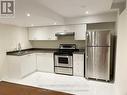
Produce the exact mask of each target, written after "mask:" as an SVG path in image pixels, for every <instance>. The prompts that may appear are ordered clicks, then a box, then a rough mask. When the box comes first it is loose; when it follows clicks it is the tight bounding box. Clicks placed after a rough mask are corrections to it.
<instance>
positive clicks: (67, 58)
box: [54, 44, 78, 75]
mask: <svg viewBox="0 0 127 95" xmlns="http://www.w3.org/2000/svg"><path fill="white" fill-rule="evenodd" d="M77 50H78V49H76V45H75V44H60V45H59V50H58V51H57V52H55V53H54V72H55V73H58V74H65V75H73V52H74V51H77Z"/></svg>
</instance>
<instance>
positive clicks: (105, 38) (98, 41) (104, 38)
mask: <svg viewBox="0 0 127 95" xmlns="http://www.w3.org/2000/svg"><path fill="white" fill-rule="evenodd" d="M110 45H111V32H110V31H109V30H107V31H106V30H105V31H88V32H87V46H110Z"/></svg>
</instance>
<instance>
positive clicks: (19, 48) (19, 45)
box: [18, 43, 22, 52]
mask: <svg viewBox="0 0 127 95" xmlns="http://www.w3.org/2000/svg"><path fill="white" fill-rule="evenodd" d="M21 49H22V47H21V44H20V43H18V51H19V52H21Z"/></svg>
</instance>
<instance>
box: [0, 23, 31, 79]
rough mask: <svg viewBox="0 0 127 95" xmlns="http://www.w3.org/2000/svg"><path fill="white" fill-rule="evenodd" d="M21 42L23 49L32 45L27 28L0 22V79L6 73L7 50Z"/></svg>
mask: <svg viewBox="0 0 127 95" xmlns="http://www.w3.org/2000/svg"><path fill="white" fill-rule="evenodd" d="M19 42H20V43H21V46H22V49H25V48H30V47H31V44H30V43H29V41H28V35H27V29H26V28H21V27H16V26H11V25H5V24H0V79H1V77H3V75H4V76H5V75H6V69H7V64H6V51H10V50H15V49H16V47H17V44H18V43H19Z"/></svg>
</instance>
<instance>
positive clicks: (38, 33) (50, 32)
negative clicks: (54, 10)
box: [28, 24, 86, 40]
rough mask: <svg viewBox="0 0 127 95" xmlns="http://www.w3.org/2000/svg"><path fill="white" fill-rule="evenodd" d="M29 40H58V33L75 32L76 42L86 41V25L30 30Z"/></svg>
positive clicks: (34, 28)
mask: <svg viewBox="0 0 127 95" xmlns="http://www.w3.org/2000/svg"><path fill="white" fill-rule="evenodd" d="M28 31H29V40H57V37H56V36H55V34H56V33H58V32H75V40H85V39H86V37H85V33H86V24H79V25H65V26H47V27H33V28H29V29H28Z"/></svg>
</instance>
